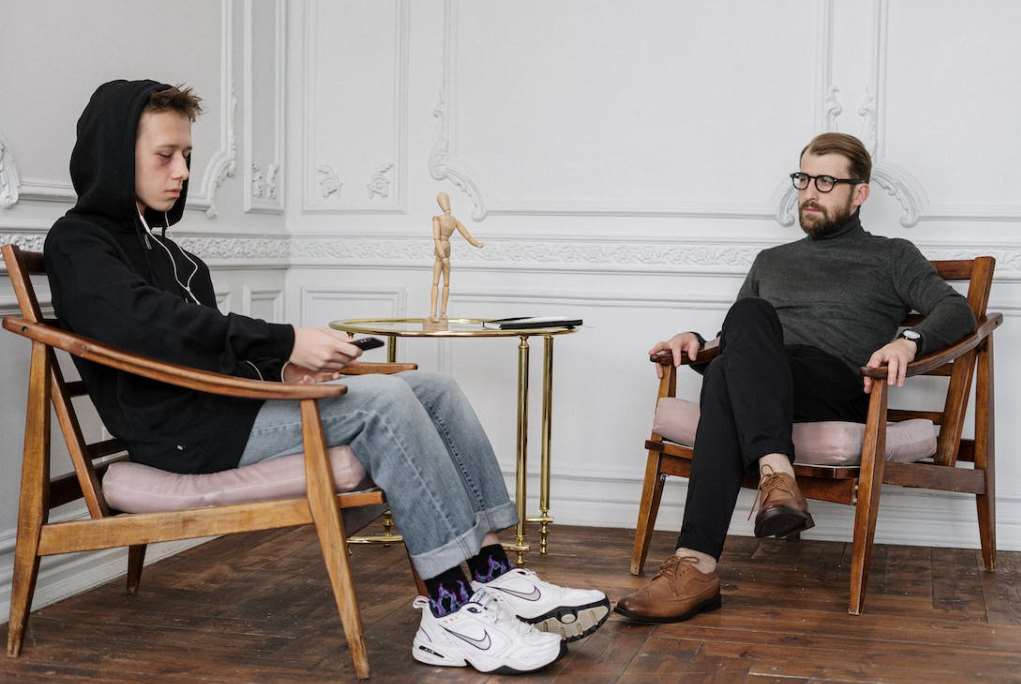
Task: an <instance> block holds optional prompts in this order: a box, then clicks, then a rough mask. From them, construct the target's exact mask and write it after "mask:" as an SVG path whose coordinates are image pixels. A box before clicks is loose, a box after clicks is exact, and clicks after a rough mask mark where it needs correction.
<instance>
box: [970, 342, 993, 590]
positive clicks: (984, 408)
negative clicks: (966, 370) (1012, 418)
mask: <svg viewBox="0 0 1021 684" xmlns="http://www.w3.org/2000/svg"><path fill="white" fill-rule="evenodd" d="M994 399H995V394H994V392H993V338H992V337H991V336H990V337H988V338H986V343H985V348H984V349H983V350H982V351H981V352H980V353H979V355H978V382H977V383H976V385H975V469H976V470H981V471H983V473H984V474H985V485H986V491H985V494H977V495H976V496H975V504H976V507H977V509H978V533H979V541H980V543H981V544H982V564H983V565H984V566H985V569H986V571H987V572H994V571H995V570H996V430H995V422H994V416H993V410H994V405H993V401H994Z"/></svg>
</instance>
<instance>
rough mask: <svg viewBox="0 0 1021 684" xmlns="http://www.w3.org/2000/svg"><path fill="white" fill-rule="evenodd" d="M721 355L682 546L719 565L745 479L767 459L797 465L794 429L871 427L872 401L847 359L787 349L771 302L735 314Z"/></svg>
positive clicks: (727, 322)
mask: <svg viewBox="0 0 1021 684" xmlns="http://www.w3.org/2000/svg"><path fill="white" fill-rule="evenodd" d="M720 352H721V353H720V355H719V356H717V357H716V358H715V359H713V360H712V362H711V363H710V364H709V365H708V367H706V368H705V369H704V372H703V375H704V377H703V380H702V394H701V399H700V403H701V409H702V414H701V418H700V419H699V423H698V430H697V431H696V433H695V446H694V452H695V458H694V461H693V462H692V465H691V477H690V478H689V481H688V495H687V500H686V502H685V505H684V522H683V524H682V525H681V534H680V537H679V538H678V540H677V546H678V547H682V546H683V547H685V548H688V549H694V550H696V551H701V552H703V553H707V554H709V555H711V556H713V557H714V558H719V557H720V554H721V553H722V551H723V542H724V540H725V539H726V537H727V528H728V527H730V518H731V516H732V515H733V513H734V506H735V504H736V503H737V495H738V492H739V491H740V490H741V480H742V479H743V477H744V474H745V472H746V471H748V470H749V469H752V468H757V467H758V461H759V459H760V458H762V457H763V456H765V455H767V454H773V453H777V454H786V455H787V457H788V458H790V459H791V460H792V461H793V459H794V444H793V442H792V441H791V429H792V423H795V422H813V421H821V420H847V421H854V422H860V423H863V422H865V418H866V416H867V414H868V395H866V394H865V392H864V390H863V384H862V379H861V378H859V377H858V376H857V375H856V374H855V373H854V371H852V370H851V369H850V368H849V367H848V366H847V365H846V364H844V363H843V362H842V361H841V360H840V359H838V358H836V357H835V356H832V355H831V354H828V353H826V352H824V351H822V350H821V349H817V348H815V347H810V346H807V345H787V346H785V345H784V343H783V328H782V327H781V325H780V319H779V318H778V317H777V315H776V310H775V309H774V308H773V306H772V305H771V304H770V303H769V302H767V301H766V300H764V299H759V298H756V297H748V298H745V299H741V300H738V301H737V302H736V303H735V304H734V305H733V306H732V307H730V310H729V311H728V312H727V317H726V318H725V319H724V321H723V331H722V335H721V338H720Z"/></svg>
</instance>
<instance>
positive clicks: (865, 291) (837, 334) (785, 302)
mask: <svg viewBox="0 0 1021 684" xmlns="http://www.w3.org/2000/svg"><path fill="white" fill-rule="evenodd" d="M743 297H762V298H763V299H765V300H766V301H768V302H769V303H770V304H772V305H773V306H774V307H775V308H776V312H777V314H778V315H779V317H780V323H781V324H782V325H783V334H784V344H806V345H811V346H813V347H818V348H819V349H822V350H823V351H826V352H829V353H830V354H833V355H834V356H836V357H838V358H840V359H841V360H843V361H844V362H845V363H846V364H848V365H849V366H850V367H851V368H852V369H854V371H855V372H856V373H857V372H858V368H859V367H861V366H864V365H865V364H866V363H867V362H868V360H869V357H870V356H872V353H873V352H875V351H876V350H877V349H879V348H880V347H882V346H883V345H885V344H887V343H889V342H890V341H891V340H893V339H894V337H895V335H896V334H897V330H898V328H899V326H900V324H901V322H903V320H904V317H905V316H906V315H907V314H908V313H909V312H910V311H912V310H914V311H917V312H919V313H921V314H923V315H924V316H925V320H924V321H922V322H921V323H919V324H918V325H916V326H913V328H912V329H913V330H916V331H917V332H919V333H921V335H922V339H921V342H920V344H919V348H918V352H917V356H921V355H922V354H927V353H929V352H932V351H938V350H940V349H943V348H944V347H947V346H949V345H951V344H953V343H954V342H956V341H957V340H959V339H961V338H962V337H964V336H965V335H967V334H968V333H970V332H972V331H973V330H974V329H975V316H974V315H973V314H972V311H971V308H970V307H969V306H968V301H967V300H966V299H965V298H964V297H962V296H961V295H960V294H958V293H957V292H956V291H955V290H954V289H953V288H951V287H950V286H949V285H948V284H947V283H946V281H944V280H943V279H942V278H941V277H940V276H939V274H938V273H937V272H936V270H935V269H934V268H933V267H932V264H930V263H929V262H928V261H927V260H926V259H925V257H924V256H922V253H921V252H920V251H918V248H917V247H915V246H914V245H913V244H912V243H911V242H909V241H907V240H904V239H901V238H886V237H881V236H878V235H872V234H871V233H868V232H866V231H865V230H864V229H863V228H862V226H861V221H860V220H859V218H858V214H857V212H856V213H855V214H854V215H853V216H851V217H850V218H849V219H848V220H847V221H845V222H844V223H842V224H840V225H838V226H836V227H835V228H834V230H832V231H831V232H830V233H829V234H827V235H825V236H823V237H819V238H812V237H805V238H803V239H801V240H798V241H797V242H791V243H788V244H785V245H779V246H777V247H771V248H769V249H764V250H762V251H761V252H759V254H758V256H756V257H755V262H754V263H753V264H752V268H751V270H750V271H749V272H748V277H747V278H745V281H744V284H743V285H742V286H741V291H740V293H739V294H738V299H741V298H743Z"/></svg>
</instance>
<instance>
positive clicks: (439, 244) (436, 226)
mask: <svg viewBox="0 0 1021 684" xmlns="http://www.w3.org/2000/svg"><path fill="white" fill-rule="evenodd" d="M436 202H437V204H439V205H440V209H442V210H443V214H442V215H440V216H433V253H434V255H435V257H436V259H435V261H433V284H432V290H431V292H430V295H429V318H430V320H433V321H437V320H444V319H446V318H447V301H448V300H449V299H450V237H451V236H452V235H453V234H454V231H455V230H456V231H457V232H459V233H460V234H461V236H462V237H464V239H465V240H467V241H468V244H470V245H471V246H472V247H482V246H483V245H484V243H482V242H480V241H478V240H476V239H475V238H474V237H472V234H471V233H470V232H469V231H468V229H467V228H466V227H465V225H464V224H463V223H461V222H460V221H458V220H457V217H455V216H454V215H452V214H451V213H450V197H448V196H447V193H445V192H441V193H440V194H438V195H436ZM441 273H442V274H443V299H442V303H441V304H440V307H439V311H438V312H437V300H438V299H439V297H438V295H439V283H440V274H441Z"/></svg>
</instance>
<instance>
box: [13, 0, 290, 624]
mask: <svg viewBox="0 0 1021 684" xmlns="http://www.w3.org/2000/svg"><path fill="white" fill-rule="evenodd" d="M282 9H283V3H282V2H279V3H276V2H257V3H249V2H244V1H243V0H220V2H207V1H205V0H186V1H185V2H174V3H168V2H158V1H156V0H147V1H144V2H131V3H123V2H116V1H114V0H104V1H97V2H89V3H69V2H63V1H61V0H50V1H46V2H40V1H38V0H32V1H28V0H18V1H16V2H7V3H4V5H3V7H2V8H0V243H7V242H15V243H17V244H20V245H21V246H23V247H27V248H30V249H36V250H38V249H41V248H42V241H43V238H44V237H45V234H46V230H47V229H48V228H49V226H50V225H52V223H53V221H54V220H55V219H56V218H57V217H58V216H60V215H62V214H63V213H64V212H66V211H67V210H68V209H69V208H70V206H71V205H72V204H73V203H74V192H73V189H72V188H71V184H70V183H71V180H70V176H69V174H68V159H69V157H70V152H71V148H72V146H73V144H74V140H75V123H76V121H77V119H78V115H79V114H80V113H81V110H82V108H83V107H84V106H85V104H86V102H88V98H89V96H90V95H91V93H92V91H93V90H94V89H95V87H96V86H97V85H99V84H100V83H102V82H104V81H107V80H111V79H114V78H155V79H159V80H163V81H167V82H171V83H178V82H186V83H188V84H189V85H191V86H193V87H194V88H195V90H196V92H198V93H199V95H201V96H202V98H203V106H204V108H205V114H204V115H203V116H202V117H201V118H200V119H199V121H198V123H196V125H195V126H194V129H193V137H194V143H195V152H194V155H193V162H192V172H193V176H192V180H191V187H190V196H189V205H188V206H189V211H186V212H185V217H184V219H183V221H182V222H181V223H180V224H179V225H178V226H176V227H175V228H174V229H172V231H171V235H173V236H174V237H175V238H178V239H180V240H181V242H182V243H183V244H184V245H185V247H186V248H189V249H192V250H194V251H196V252H197V253H199V254H201V255H203V256H204V257H206V260H207V261H208V262H209V263H210V266H211V267H212V275H213V282H214V286H215V290H216V293H217V296H218V299H219V301H220V306H221V308H222V309H223V310H225V311H227V310H231V311H238V312H242V313H246V314H251V315H254V316H259V317H262V318H267V319H271V320H276V321H283V320H287V319H288V318H289V316H288V312H287V311H286V309H285V308H284V295H283V287H284V274H285V271H286V267H287V241H286V235H285V225H284V217H283V215H282V211H283V200H284V197H285V194H284V178H283V173H282V172H281V171H279V170H280V169H282V168H283V162H284V156H283V154H284V149H283V133H284V126H285V121H284V118H283V105H284V99H283V87H284V56H283V49H284V42H283V30H284V29H285V27H286V22H285V19H284V16H283V11H282ZM271 167H272V168H276V169H278V171H277V172H276V173H273V171H272V168H271ZM37 288H38V294H39V295H40V299H41V300H42V303H43V306H44V309H46V308H49V294H48V287H47V286H46V283H45V279H43V280H42V281H41V282H38V283H37ZM17 313H18V307H17V303H16V301H15V299H14V296H13V292H12V290H11V288H10V286H9V284H8V281H7V278H6V277H4V278H3V279H2V280H0V314H3V315H9V314H17ZM50 315H52V309H50ZM0 354H2V356H3V358H4V359H5V360H6V363H4V364H3V365H2V366H0V401H2V407H3V408H2V410H0V434H2V435H3V437H4V439H3V446H2V447H0V616H3V617H2V618H0V620H6V616H7V607H6V606H7V597H8V596H9V588H10V568H11V563H12V560H13V549H14V541H15V530H16V524H17V504H18V486H19V478H20V470H21V468H20V463H21V443H22V431H23V429H24V416H25V409H24V402H25V391H26V380H27V377H28V376H27V374H28V356H29V345H28V344H27V343H26V342H25V341H24V340H23V339H21V338H18V337H15V336H14V335H0ZM68 369H69V370H70V365H68ZM70 372H71V374H72V376H74V375H76V374H75V373H74V371H73V370H70ZM79 401H80V402H85V404H86V405H85V406H84V407H83V409H84V411H85V413H86V414H87V416H88V417H87V418H85V419H84V425H83V429H84V430H85V431H86V433H87V435H89V436H90V437H89V438H90V439H93V440H94V439H98V438H99V437H100V435H101V430H102V427H101V424H100V423H99V421H98V419H97V418H96V417H95V414H94V412H93V411H91V410H89V409H90V407H88V406H87V400H84V399H83V400H79ZM54 430H55V432H54V438H53V445H54V457H55V460H54V468H53V470H54V474H60V473H63V472H69V471H70V464H69V462H68V460H67V455H66V449H64V447H63V440H62V438H61V437H60V435H59V431H58V430H57V428H56V427H54ZM64 508H65V510H58V511H55V513H54V515H55V517H56V516H61V517H78V516H83V515H85V512H84V507H83V506H81V505H76V504H72V505H69V506H67V507H64ZM188 544H189V543H181V544H166V545H159V546H157V547H156V548H154V549H153V551H152V554H151V555H152V559H158V558H159V557H161V556H163V555H166V554H168V553H172V552H174V551H176V550H178V549H180V548H183V547H185V546H187V545H188ZM125 568H126V554H125V553H124V552H123V551H121V550H114V551H108V552H101V553H96V554H86V555H84V556H82V555H71V556H58V557H54V558H50V559H46V560H45V561H44V562H43V564H42V570H41V575H40V580H39V585H38V591H37V594H36V601H35V603H34V605H35V606H36V607H38V606H40V605H43V604H45V603H48V602H51V601H53V600H56V599H59V598H61V597H63V596H66V595H69V594H71V593H74V592H76V591H80V590H81V589H82V588H84V587H87V586H89V585H90V584H94V583H97V582H101V581H104V580H106V579H108V578H109V577H113V576H115V575H117V574H119V573H123V572H124V570H125Z"/></svg>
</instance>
